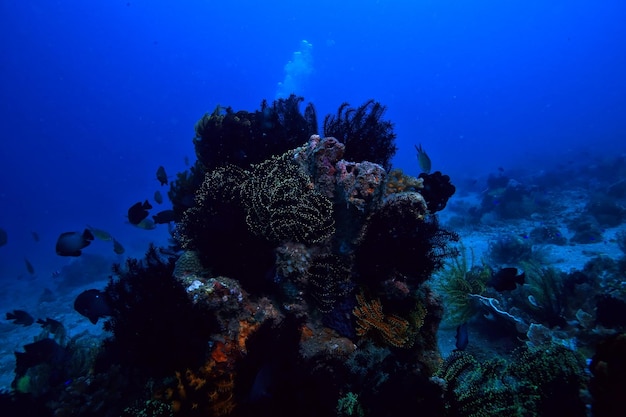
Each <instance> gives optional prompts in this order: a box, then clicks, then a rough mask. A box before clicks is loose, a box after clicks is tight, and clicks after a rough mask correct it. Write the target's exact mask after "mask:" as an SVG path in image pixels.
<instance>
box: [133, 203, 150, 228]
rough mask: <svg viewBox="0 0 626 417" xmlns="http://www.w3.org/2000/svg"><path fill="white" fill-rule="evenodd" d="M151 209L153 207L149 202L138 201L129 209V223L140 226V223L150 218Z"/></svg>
mask: <svg viewBox="0 0 626 417" xmlns="http://www.w3.org/2000/svg"><path fill="white" fill-rule="evenodd" d="M151 208H152V206H151V205H150V203H149V202H148V200H146V201H144V202H143V203H142V202H141V201H138V202H137V203H135V204H133V205H132V206H131V207H130V208H129V209H128V221H129V222H130V224H134V225H138V224H139V222H141V221H142V220H143V219H145V218H146V217H148V210H150V209H151Z"/></svg>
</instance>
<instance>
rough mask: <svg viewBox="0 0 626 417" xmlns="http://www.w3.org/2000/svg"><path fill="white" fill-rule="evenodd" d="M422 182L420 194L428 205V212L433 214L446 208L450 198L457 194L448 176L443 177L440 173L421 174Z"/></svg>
mask: <svg viewBox="0 0 626 417" xmlns="http://www.w3.org/2000/svg"><path fill="white" fill-rule="evenodd" d="M418 178H420V179H421V180H422V184H421V187H420V190H419V192H420V194H422V196H423V197H424V199H425V200H426V203H427V204H428V210H430V212H431V213H436V212H438V211H441V210H443V209H444V208H446V204H447V203H448V200H449V199H450V197H452V196H453V195H454V193H455V192H456V187H455V186H454V185H453V184H452V183H451V182H450V177H449V176H448V175H443V174H442V173H441V172H440V171H435V172H433V173H432V174H426V173H421V174H420V175H419V177H418Z"/></svg>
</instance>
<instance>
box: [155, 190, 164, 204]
mask: <svg viewBox="0 0 626 417" xmlns="http://www.w3.org/2000/svg"><path fill="white" fill-rule="evenodd" d="M154 201H155V202H156V203H157V204H163V196H162V195H161V191H159V190H156V191H155V192H154Z"/></svg>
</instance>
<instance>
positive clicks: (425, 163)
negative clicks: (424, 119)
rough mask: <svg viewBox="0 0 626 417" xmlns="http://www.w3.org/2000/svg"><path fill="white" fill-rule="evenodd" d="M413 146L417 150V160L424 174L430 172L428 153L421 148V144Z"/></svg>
mask: <svg viewBox="0 0 626 417" xmlns="http://www.w3.org/2000/svg"><path fill="white" fill-rule="evenodd" d="M414 146H415V150H417V162H418V163H419V166H420V169H421V170H422V172H423V173H424V174H430V168H431V163H430V158H429V157H428V154H427V153H426V151H424V149H422V144H420V145H419V146H417V145H414Z"/></svg>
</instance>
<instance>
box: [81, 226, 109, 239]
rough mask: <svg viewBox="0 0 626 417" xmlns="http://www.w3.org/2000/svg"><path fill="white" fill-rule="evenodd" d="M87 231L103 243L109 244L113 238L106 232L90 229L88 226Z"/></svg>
mask: <svg viewBox="0 0 626 417" xmlns="http://www.w3.org/2000/svg"><path fill="white" fill-rule="evenodd" d="M87 229H89V231H90V232H91V233H92V234H93V235H94V236H95V237H96V238H97V239H98V240H102V241H104V242H109V241H110V240H111V239H113V236H111V233H109V232H107V231H106V230H102V229H96V228H95V227H92V226H89V225H87Z"/></svg>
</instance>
